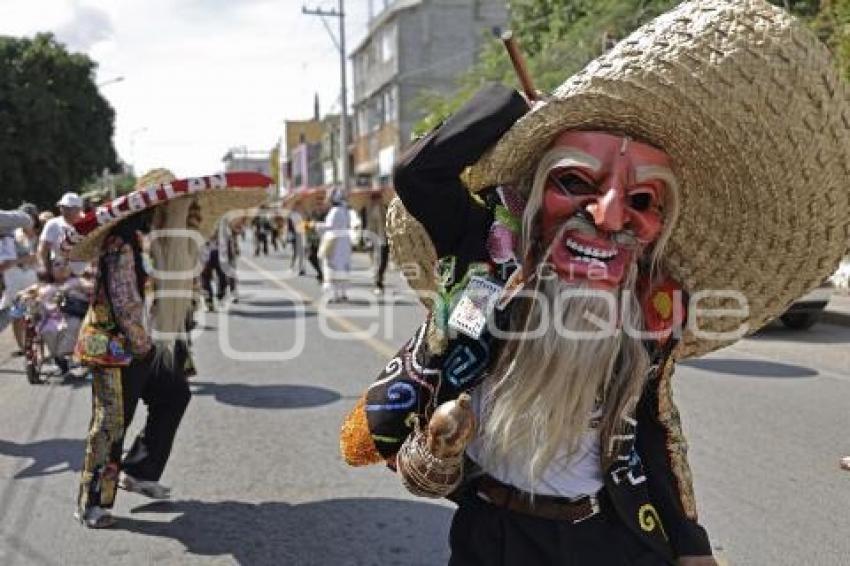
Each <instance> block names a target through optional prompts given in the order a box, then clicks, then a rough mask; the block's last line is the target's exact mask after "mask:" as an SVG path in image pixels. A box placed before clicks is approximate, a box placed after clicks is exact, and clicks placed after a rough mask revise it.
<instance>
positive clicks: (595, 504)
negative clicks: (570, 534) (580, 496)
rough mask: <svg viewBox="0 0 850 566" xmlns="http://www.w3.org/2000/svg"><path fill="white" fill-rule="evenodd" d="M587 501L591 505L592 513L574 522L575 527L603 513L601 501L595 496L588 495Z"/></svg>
mask: <svg viewBox="0 0 850 566" xmlns="http://www.w3.org/2000/svg"><path fill="white" fill-rule="evenodd" d="M587 501H588V502H589V503H590V512H589V513H588V514H586V515H585V516H584V517H579V518H578V519H576V520H575V521H573V525H578V524H579V523H582V522H584V521H587V520H588V519H591V518H593V517H595V516H597V515H599V513H601V512H602V509H601V507H599V499H598V498H597V497H596V496H595V495H588V496H587Z"/></svg>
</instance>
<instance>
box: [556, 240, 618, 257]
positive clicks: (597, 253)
mask: <svg viewBox="0 0 850 566" xmlns="http://www.w3.org/2000/svg"><path fill="white" fill-rule="evenodd" d="M566 247H567V249H568V250H570V252H572V254H573V255H574V256H576V259H577V260H579V261H594V260H595V261H601V262H608V261H611V260H612V259H614V258H615V257H616V256H617V251H616V250H603V249H600V248H595V247H593V246H586V245H584V244H580V243H578V242H576V241H575V240H573V239H572V238H567V240H566Z"/></svg>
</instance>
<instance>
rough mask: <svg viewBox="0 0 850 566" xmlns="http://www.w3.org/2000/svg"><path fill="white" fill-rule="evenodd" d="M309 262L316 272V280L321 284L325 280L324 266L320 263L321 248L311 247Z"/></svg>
mask: <svg viewBox="0 0 850 566" xmlns="http://www.w3.org/2000/svg"><path fill="white" fill-rule="evenodd" d="M307 261H309V262H310V265H312V266H313V269H315V270H316V279H318V280H319V283H321V282H322V281H323V280H324V277H323V275H322V264H321V262H319V246H318V245H316V246H313V245H311V246H310V253H309V254H308V255H307Z"/></svg>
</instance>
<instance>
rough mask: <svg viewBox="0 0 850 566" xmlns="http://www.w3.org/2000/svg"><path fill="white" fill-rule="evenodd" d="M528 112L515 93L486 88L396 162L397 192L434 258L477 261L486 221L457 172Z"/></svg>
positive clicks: (497, 86) (484, 215) (469, 163)
mask: <svg viewBox="0 0 850 566" xmlns="http://www.w3.org/2000/svg"><path fill="white" fill-rule="evenodd" d="M527 111H528V104H527V103H526V101H525V99H523V98H522V96H520V95H519V93H517V92H516V91H515V90H512V89H509V88H507V87H504V86H502V85H498V84H493V85H489V86H487V87H485V88H483V89H482V90H480V91H479V92H478V93H477V94H476V95H475V96H474V97H473V98H472V99H470V100H469V101H468V102H467V103H466V104H465V105H464V106H463V107H461V108H460V109H459V110H458V111H457V112H456V113H455V114H454V115H452V116H451V117H450V118H449V119H448V120H446V122H445V123H443V125H442V126H440V127H439V128H437V129H436V130H434V131H433V132H431V133H430V134H428V135H427V136H425V137H424V138H422V139H421V140H419V141H418V142H417V143H415V144H414V145H413V146H411V147H410V148H409V149H408V150H407V151H406V152H405V153H404V155H402V157H401V159H400V160H399V162H398V163H397V164H396V167H395V170H394V172H393V182H394V184H395V190H396V193H398V196H399V198H401V200H402V202H403V203H404V206H405V207H406V208H407V210H408V211H409V212H410V213H411V214H412V215H413V217H414V218H416V219H417V220H418V221H419V222H420V223H421V224H422V225H423V226H424V227H425V230H426V231H427V232H428V235H429V236H430V237H431V241H432V242H433V243H434V247H435V249H436V250H437V256H438V257H443V256H446V255H458V256H461V257H466V258H470V259H477V258H479V257H482V254H483V253H484V245H485V241H486V235H487V230H488V229H489V227H490V224H491V219H490V218H489V212H488V211H487V210H486V209H485V208H484V207H482V206H479V205H478V204H477V203H476V201H475V200H473V198H472V197H471V196H470V195H469V191H468V190H467V189H466V187H465V186H464V185H463V183H462V182H461V180H460V174H461V172H462V171H463V170H464V169H465V168H466V167H467V166H469V165H472V164H473V163H475V162H476V161H477V160H478V159H479V158H480V157H481V156H482V155H483V154H484V152H485V151H486V150H487V149H489V148H490V147H491V146H492V145H494V144H495V143H496V142H497V141H498V140H499V138H501V137H502V135H504V133H505V132H506V131H508V129H510V127H511V126H512V125H513V124H514V123H515V122H516V121H517V120H518V119H519V118H520V117H521V116H522V115H523V114H525V113H526V112H527ZM483 257H486V256H483Z"/></svg>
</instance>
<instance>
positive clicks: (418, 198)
mask: <svg viewBox="0 0 850 566" xmlns="http://www.w3.org/2000/svg"><path fill="white" fill-rule="evenodd" d="M742 46H744V47H745V48H744V47H742ZM801 46H802V47H801ZM795 50H797V51H795ZM804 54H805V55H804ZM795 57H797V58H801V57H804V58H805V59H806V64H805V65H804V64H802V63H801V62H800V61H797V60H795ZM808 72H812V73H816V74H817V77H818V81H820V82H819V84H818V86H817V87H812V90H810V91H808V93H807V94H806V95H805V98H801V97H800V96H799V95H797V94H794V92H795V90H794V88H793V86H792V85H795V84H798V85H799V84H809V85H814V84H815V82H817V81H815V80H814V79H813V78H811V77H808V76H806V77H803V76H800V73H803V74H805V73H808ZM741 77H747V79H746V81H744V80H743V79H741ZM760 77H761V78H764V79H765V80H764V81H762V80H761V79H760ZM821 79H823V80H821ZM841 88H842V87H841V86H840V84H839V81H838V79H837V77H836V75H835V72H834V71H833V70H832V69H831V68H830V64H829V58H828V55H827V54H826V52H825V50H824V49H823V47H822V46H820V45H819V44H818V42H817V39H816V38H815V37H814V36H812V35H811V33H809V32H808V30H806V29H805V28H804V27H803V26H801V25H799V24H798V23H797V22H795V21H794V20H793V19H792V18H791V17H790V16H788V14H787V13H785V12H783V11H782V10H780V9H778V8H775V7H773V6H770V5H769V4H767V3H766V2H761V1H758V0H754V1H751V2H727V1H722V0H702V1H700V2H685V3H683V4H681V5H680V6H679V7H677V8H676V9H675V10H674V11H673V12H671V13H668V14H666V15H664V16H661V17H659V18H658V19H657V20H655V21H654V22H652V23H650V24H648V25H647V26H645V27H644V28H641V29H640V30H638V31H636V32H635V33H634V34H633V35H632V36H630V37H629V38H627V39H625V40H623V42H621V44H619V45H618V46H616V47H615V48H614V49H612V50H611V51H609V52H608V53H606V54H605V55H603V56H602V57H600V59H598V60H597V61H594V62H593V63H591V64H590V65H589V66H588V67H587V68H586V69H585V70H584V71H582V72H580V73H579V74H577V75H576V76H574V77H572V78H571V79H569V80H568V81H567V82H566V83H564V85H562V86H561V87H560V88H559V89H558V90H556V92H555V93H554V94H553V96H552V97H551V98H550V99H549V100H547V101H546V102H545V103H542V104H537V105H535V106H534V109H533V110H532V111H530V112H529V104H528V102H527V101H526V100H525V99H524V98H523V97H522V96H520V95H519V94H518V93H516V92H514V91H512V90H509V89H507V88H504V87H501V86H491V87H487V88H485V89H484V90H482V91H481V92H479V93H478V94H477V95H476V96H475V97H473V99H472V100H470V101H469V102H468V103H467V104H466V105H464V107H462V108H461V109H460V110H459V111H458V112H457V113H456V114H455V115H453V116H452V117H451V118H449V119H448V120H447V121H446V122H445V123H444V124H443V125H442V126H441V127H439V128H438V129H437V130H436V131H434V132H432V133H431V134H429V135H428V136H426V137H425V138H423V139H422V140H420V141H419V142H417V143H416V144H415V145H414V146H413V147H412V148H411V149H410V150H409V151H408V152H407V153H406V154H405V155H404V156H403V158H402V159H401V161H400V163H399V164H398V166H397V168H396V171H395V178H394V180H395V186H396V191H397V192H398V195H399V198H400V203H399V202H397V203H395V204H394V205H393V209H392V210H391V211H390V214H389V216H388V232H389V233H390V236H391V239H392V248H393V250H394V254H395V258H396V261H397V263H401V264H402V268H403V269H405V270H406V271H407V272H408V273H410V272H411V271H412V270H411V269H410V267H411V265H407V264H412V265H413V267H419V268H420V272H424V273H426V274H427V273H428V269H429V264H430V262H431V261H432V258H438V277H437V278H436V279H437V281H436V284H435V285H434V286H433V287H431V288H430V289H428V288H427V283H428V281H427V277H422V276H420V277H419V278H416V277H415V276H414V277H411V278H409V280H411V281H412V285H414V286H417V287H419V288H420V290H433V291H434V292H432V293H430V294H429V295H428V297H427V302H428V305H429V307H430V313H429V317H428V320H427V321H426V323H425V324H424V325H423V326H422V327H421V328H420V330H419V332H418V333H417V335H416V336H415V337H414V338H413V339H411V340H410V341H409V342H408V343H407V344H406V345H405V346H404V347H403V348H402V350H401V351H400V352H399V353H398V354H397V356H396V357H395V358H393V359H392V360H390V362H389V363H388V364H387V365H386V367H385V368H384V370H383V372H382V374H381V375H380V376H379V378H378V380H377V381H376V382H375V383H374V384H372V386H371V387H370V388H369V389H368V391H367V392H366V393H365V395H364V396H363V397H362V398H361V400H360V402H359V403H358V405H357V406H356V407H355V408H354V410H353V411H352V412H351V413H350V414H349V416H348V418H347V420H346V422H345V424H344V426H343V433H342V450H343V455H344V457H345V458H346V460H347V461H348V462H349V463H350V464H352V465H362V464H366V463H370V462H376V461H385V462H387V464H388V465H389V466H390V467H391V468H393V469H398V471H399V475H400V476H401V479H402V481H403V482H404V484H405V486H407V487H408V488H409V489H410V490H411V491H412V492H414V493H415V494H417V495H424V496H432V497H434V496H449V497H451V499H453V500H454V501H456V502H457V503H458V506H459V507H458V511H457V513H456V514H455V517H454V520H453V524H452V530H451V537H450V546H451V561H450V564H452V565H457V566H460V565H487V564H523V565H525V564H535V565H536V564H553V565H554V564H565V563H569V564H594V565H598V564H601V565H620V564H623V565H625V564H643V565H648V564H676V563H678V564H681V565H711V564H715V561H714V558H712V556H711V554H712V552H711V545H710V544H709V540H708V537H707V534H706V532H705V530H704V529H703V527H702V526H701V525H700V524H699V522H698V519H697V512H696V503H695V499H694V494H693V489H692V484H691V473H690V467H689V465H688V460H687V447H686V442H685V439H684V436H683V434H682V428H681V424H680V421H679V413H678V410H677V408H676V406H675V404H674V403H673V399H672V394H671V391H672V388H671V378H672V375H673V370H674V365H675V361H676V360H679V359H683V358H686V357H690V356H694V355H699V354H703V353H706V352H708V351H711V350H713V349H716V348H717V347H720V346H722V345H726V344H729V343H731V342H733V341H734V340H736V339H738V338H740V337H741V336H742V335H743V334H744V333H745V332H747V331H751V330H754V329H756V328H758V327H759V326H761V325H762V324H764V323H765V322H766V321H767V320H769V319H770V318H772V317H774V316H776V315H777V314H779V313H781V312H782V310H783V309H784V306H785V305H786V304H787V303H788V302H790V301H791V300H793V298H795V296H796V295H798V294H799V293H802V292H805V290H806V288H810V287H812V286H814V285H816V284H817V283H818V281H819V280H820V279H821V278H822V277H824V276H825V275H826V274H828V273H829V272H830V269H832V268H833V267H834V265H835V264H837V262H838V259H839V258H840V257H841V254H842V253H843V249H844V248H845V247H846V241H843V240H842V238H843V234H847V233H850V228H848V222H850V221H848V215H847V213H848V212H850V199H847V198H846V197H844V196H843V194H842V186H841V183H842V182H843V181H842V179H843V172H842V170H841V166H840V165H838V164H840V163H847V162H848V161H847V159H848V157H850V146H848V142H850V134H849V133H848V124H850V122H848V121H847V120H845V119H843V118H842V115H844V114H845V113H846V111H847V109H846V107H845V102H844V98H843V91H842V90H841ZM776 89H780V90H781V91H782V92H779V91H777V90H776ZM773 96H777V97H778V98H777V100H780V99H781V100H785V101H786V102H787V100H789V99H788V98H785V97H786V96H787V97H790V98H791V99H793V104H795V105H796V106H795V108H797V111H796V112H794V113H788V112H784V113H782V112H780V113H779V114H781V115H782V119H780V118H778V117H777V116H778V114H777V112H775V110H776V106H775V105H776V101H775V100H773V98H772V97H773ZM766 143H770V144H771V150H770V151H764V147H763V146H764V144H766ZM815 148H816V149H815ZM817 164H820V165H817ZM824 167H825V168H826V169H831V171H824V170H823V168H824ZM815 176H817V177H818V178H817V180H816V179H815V178H814V177H815ZM813 187H817V189H814V192H813ZM779 195H782V199H784V200H782V201H781V202H782V203H786V204H789V205H790V206H789V208H787V209H786V208H782V209H781V210H776V209H775V207H776V201H777V198H778V196H779ZM812 199H814V200H812ZM797 200H799V201H800V202H806V203H809V206H815V207H820V206H821V205H826V204H827V203H831V206H836V205H837V206H839V207H840V208H841V209H842V210H841V211H840V213H836V214H835V215H834V216H832V215H831V214H830V215H829V218H828V219H826V220H824V218H819V219H813V218H812V216H813V215H812V214H810V211H809V210H808V209H807V211H806V212H805V213H802V212H799V213H798V212H797V211H796V210H795V207H794V205H793V204H792V203H795V201H797ZM811 203H817V204H811ZM837 203H838V204H837ZM401 204H403V207H402V206H401ZM771 207H774V208H771ZM750 210H759V211H760V214H759V215H752V214H750V213H749V211H750ZM789 210H791V211H794V212H789ZM411 217H412V218H411ZM414 219H415V221H414ZM824 221H825V222H827V223H828V224H829V226H828V227H826V228H825V227H824V226H823V224H822V223H823V222H824ZM423 230H424V234H426V235H427V240H428V241H430V243H431V244H433V250H431V249H427V250H423V249H422V248H423V246H422V245H421V242H422V241H423V237H421V232H422V231H423ZM798 240H802V242H800V241H798ZM815 240H816V241H818V251H816V252H814V253H817V254H818V255H819V257H818V258H811V261H809V259H807V258H806V255H805V254H806V253H812V249H813V246H812V245H811V242H812V241H815ZM766 242H767V243H766ZM806 242H809V245H806ZM783 255H784V256H785V257H793V258H795V261H800V262H804V263H805V265H802V264H800V268H799V269H797V270H789V271H788V272H785V271H783V272H782V274H781V275H777V274H776V273H775V272H776V271H777V269H776V266H775V265H772V264H771V262H775V261H776V258H777V257H779V256H783ZM796 258H799V260H797V259H796ZM771 265H772V266H771ZM766 273H769V276H766ZM777 277H778V278H779V279H781V280H780V281H777V280H776V279H777ZM703 298H704V300H703ZM710 308H715V309H720V308H722V309H723V310H722V311H720V310H718V311H716V312H711V313H708V312H707V310H706V309H710ZM462 394H467V395H469V396H470V402H469V403H470V407H471V408H470V411H471V413H472V414H473V416H474V421H475V423H476V429H475V432H474V434H471V435H470V436H469V437H468V438H463V435H459V434H457V430H458V426H447V427H446V426H444V427H443V430H448V431H449V432H448V434H447V436H446V437H445V438H446V439H449V440H450V442H455V441H457V439H458V438H462V441H461V442H459V444H460V448H461V452H460V453H459V454H449V455H448V456H446V455H445V454H444V453H443V452H442V447H443V446H445V444H444V443H442V441H440V442H437V441H434V442H432V440H433V439H434V437H435V436H436V433H435V432H434V431H435V430H439V427H434V428H429V427H431V426H432V425H433V424H434V421H435V420H436V419H437V418H438V417H439V418H440V419H443V417H444V416H445V413H443V412H441V411H440V410H437V409H436V408H437V407H439V406H440V405H442V404H443V403H445V402H448V401H451V400H453V399H455V398H458V397H459V396H460V395H462ZM432 417H433V418H432ZM458 422H460V421H457V422H455V423H453V424H454V425H457V424H458ZM423 431H424V432H423ZM419 439H424V440H422V441H420V440H419ZM455 443H456V444H458V442H455ZM438 448H439V449H440V450H441V452H440V453H438V451H437V449H438Z"/></svg>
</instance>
